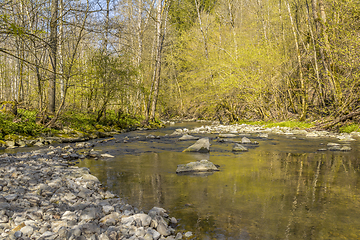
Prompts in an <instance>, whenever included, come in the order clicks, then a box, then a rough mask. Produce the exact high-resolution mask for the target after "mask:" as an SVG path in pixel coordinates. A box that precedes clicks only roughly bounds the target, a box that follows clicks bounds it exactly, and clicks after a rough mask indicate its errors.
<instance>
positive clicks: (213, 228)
mask: <svg viewBox="0 0 360 240" xmlns="http://www.w3.org/2000/svg"><path fill="white" fill-rule="evenodd" d="M201 125H204V123H202V124H201V123H180V124H176V125H175V126H169V127H167V128H165V129H160V130H154V131H153V130H151V131H134V132H129V133H124V134H119V135H116V136H115V140H112V141H109V142H107V143H102V144H98V145H97V146H96V147H95V148H94V149H95V150H98V151H102V153H109V154H111V155H114V156H115V157H114V158H108V159H102V160H100V159H99V160H95V159H84V160H81V161H79V162H78V163H77V165H78V166H79V167H88V168H89V169H90V171H91V173H92V174H94V175H95V176H97V177H98V178H99V180H100V181H101V182H102V183H103V185H104V186H106V187H107V189H108V190H111V191H112V192H113V193H116V194H118V195H119V196H120V197H122V198H124V199H126V200H127V201H128V202H129V203H130V204H131V205H133V206H135V207H137V208H139V209H141V210H144V211H148V210H149V209H151V208H152V207H153V206H158V207H162V208H165V209H167V210H168V212H169V214H170V215H171V216H173V217H175V218H177V219H178V221H179V224H178V226H177V228H176V230H177V231H182V232H185V231H191V232H192V233H193V236H192V238H193V239H341V238H343V239H360V228H359V226H360V190H359V187H360V185H359V184H360V169H359V166H360V165H359V162H360V161H359V159H358V156H360V155H359V150H360V148H359V144H358V143H356V142H355V143H351V147H352V149H353V150H352V151H351V152H331V151H325V152H319V151H317V150H318V149H320V148H324V146H326V144H327V143H328V142H331V141H332V142H334V141H335V140H333V139H324V138H316V139H306V138H301V137H296V138H294V137H293V136H283V135H275V134H274V135H270V136H269V138H268V139H261V138H257V137H256V134H253V135H249V136H248V138H250V139H251V140H256V141H258V142H259V145H258V146H253V147H251V148H250V149H249V151H248V152H244V153H240V154H234V153H233V152H232V151H231V149H232V146H233V144H231V143H219V142H217V141H215V136H216V135H210V134H208V135H206V134H205V135H200V134H198V135H197V136H200V137H203V136H205V137H209V138H210V142H211V144H212V145H211V152H210V154H194V153H183V152H182V150H184V149H185V148H186V147H188V146H190V145H191V144H193V143H194V142H195V141H178V140H177V139H178V137H180V136H178V137H169V136H166V134H171V133H172V132H173V131H174V129H175V128H185V127H186V128H193V127H197V126H201ZM149 134H152V135H155V136H160V138H159V139H146V138H145V136H147V135H149ZM134 137H138V138H139V139H135V140H134ZM126 139H129V140H126ZM239 139H241V137H240V136H239ZM124 140H126V141H128V142H127V143H124ZM335 142H336V141H335ZM201 159H207V160H210V161H211V162H213V163H214V164H217V165H220V171H219V172H214V173H213V174H206V175H177V174H176V173H175V171H176V168H177V165H178V164H185V163H188V162H192V161H196V160H201Z"/></svg>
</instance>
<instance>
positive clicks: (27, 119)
mask: <svg viewBox="0 0 360 240" xmlns="http://www.w3.org/2000/svg"><path fill="white" fill-rule="evenodd" d="M37 115H38V113H37V111H30V110H24V109H18V111H17V115H13V114H4V113H0V149H1V148H3V149H5V148H10V149H12V148H18V147H20V148H22V147H31V146H37V147H42V146H44V145H50V144H58V143H74V142H84V141H88V140H92V139H97V138H105V137H112V136H114V135H115V134H119V133H123V132H128V131H133V130H144V129H155V128H159V127H163V126H164V125H163V124H162V123H161V122H159V121H155V122H150V123H149V124H148V125H147V126H143V125H142V124H141V123H140V121H141V119H142V118H141V117H138V118H137V117H131V116H128V115H124V114H122V115H119V114H117V115H116V114H115V113H114V112H111V111H109V112H107V117H106V118H102V119H101V120H99V121H98V120H97V119H96V115H95V114H90V113H76V112H66V113H64V114H63V115H62V116H61V117H60V118H59V120H58V121H57V122H56V124H55V126H53V127H52V128H48V127H45V126H46V124H44V123H42V122H41V120H39V119H38V117H37Z"/></svg>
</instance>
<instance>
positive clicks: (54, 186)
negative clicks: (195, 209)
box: [0, 146, 182, 240]
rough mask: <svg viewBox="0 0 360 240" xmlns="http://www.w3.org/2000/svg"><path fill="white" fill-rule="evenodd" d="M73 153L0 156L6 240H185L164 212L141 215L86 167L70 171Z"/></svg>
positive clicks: (0, 217)
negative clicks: (107, 189) (70, 160)
mask: <svg viewBox="0 0 360 240" xmlns="http://www.w3.org/2000/svg"><path fill="white" fill-rule="evenodd" d="M74 152H75V149H74V148H72V147H70V146H66V147H64V148H60V147H57V148H53V147H50V148H47V149H42V150H36V151H31V152H29V153H17V154H2V155H1V156H0V190H1V192H0V236H1V238H2V239H99V240H108V239H154V240H157V239H182V234H181V233H177V234H175V230H174V227H175V226H176V223H177V220H176V219H175V218H171V217H169V216H168V214H167V213H166V210H164V209H162V208H157V207H154V208H153V209H151V210H150V211H149V212H148V213H147V214H146V213H144V212H142V211H139V210H138V209H136V208H134V207H132V206H131V205H129V204H127V203H125V202H124V201H123V200H122V199H121V198H119V197H118V196H115V195H114V194H112V193H111V192H109V191H106V190H104V187H103V186H102V185H101V183H100V182H99V180H98V179H97V178H96V177H95V176H93V175H91V174H90V172H89V170H88V169H87V168H79V167H76V166H69V164H68V156H70V155H71V154H73V153H74Z"/></svg>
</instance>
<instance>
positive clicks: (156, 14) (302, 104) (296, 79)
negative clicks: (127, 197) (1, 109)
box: [0, 0, 360, 122]
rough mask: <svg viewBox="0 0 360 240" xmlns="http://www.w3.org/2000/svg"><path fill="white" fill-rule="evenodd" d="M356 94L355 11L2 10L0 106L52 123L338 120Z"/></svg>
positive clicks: (233, 5)
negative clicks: (83, 117) (85, 119)
mask: <svg viewBox="0 0 360 240" xmlns="http://www.w3.org/2000/svg"><path fill="white" fill-rule="evenodd" d="M359 84H360V4H359V2H358V0H340V1H334V0H218V1H215V0H181V1H180V0H133V1H131V0H123V1H118V0H106V1H97V0H87V1H69V0H47V1H45V0H26V1H25V0H15V1H10V0H5V1H2V2H1V3H0V99H1V100H2V101H16V102H17V103H18V104H19V106H21V107H23V108H28V109H39V113H42V114H43V115H50V116H55V117H53V119H54V120H56V118H57V117H58V116H59V115H61V113H62V112H63V111H64V110H75V111H83V112H90V113H94V114H96V116H97V118H98V119H100V118H102V117H103V116H104V115H105V114H106V111H107V110H114V111H116V112H117V113H119V114H127V115H130V116H143V119H144V120H145V122H147V121H149V120H153V119H154V118H155V117H157V118H164V117H176V116H179V117H191V118H192V117H196V118H212V119H218V120H222V121H237V120H240V119H261V120H284V119H299V120H306V119H310V120H314V119H317V118H324V117H329V118H333V119H335V118H339V117H342V116H344V115H346V114H349V113H354V112H357V111H359V109H358V108H359V96H360V95H359V90H360V86H359ZM356 116H357V115H356Z"/></svg>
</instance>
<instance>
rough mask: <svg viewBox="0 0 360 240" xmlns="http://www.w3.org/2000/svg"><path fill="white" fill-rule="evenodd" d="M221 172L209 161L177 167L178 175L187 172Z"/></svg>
mask: <svg viewBox="0 0 360 240" xmlns="http://www.w3.org/2000/svg"><path fill="white" fill-rule="evenodd" d="M212 171H219V169H218V168H217V167H216V166H215V164H213V163H212V162H210V161H208V160H201V161H197V162H190V163H188V164H180V165H178V166H177V169H176V173H187V172H212Z"/></svg>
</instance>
